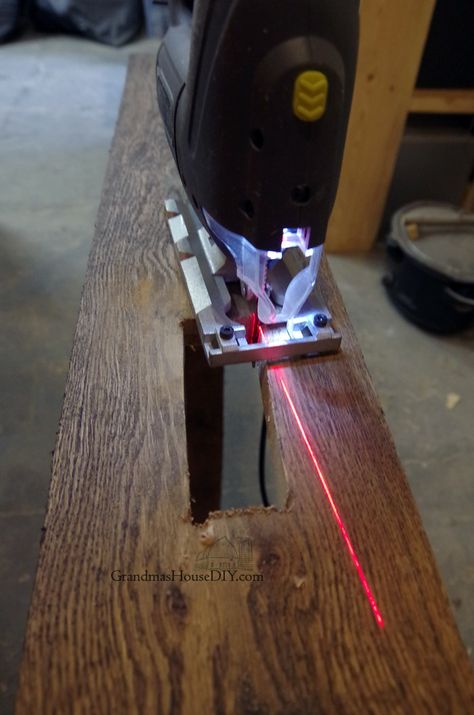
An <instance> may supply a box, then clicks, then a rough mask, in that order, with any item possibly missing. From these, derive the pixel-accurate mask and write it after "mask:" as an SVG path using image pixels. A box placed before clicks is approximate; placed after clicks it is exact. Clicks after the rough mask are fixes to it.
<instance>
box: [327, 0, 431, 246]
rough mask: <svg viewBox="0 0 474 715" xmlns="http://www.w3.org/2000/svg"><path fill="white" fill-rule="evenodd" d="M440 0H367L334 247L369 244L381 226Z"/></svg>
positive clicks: (333, 220) (331, 239)
mask: <svg viewBox="0 0 474 715" xmlns="http://www.w3.org/2000/svg"><path fill="white" fill-rule="evenodd" d="M434 5H435V0H396V2H394V1H393V0H361V4H360V46H359V59H358V65H357V77H356V84H355V89H354V100H353V104H352V111H351V116H350V120H349V129H348V135H347V142H346V150H345V154H344V161H343V165H342V173H341V181H340V184H339V191H338V194H337V198H336V204H335V207H334V211H333V215H332V218H331V221H330V224H329V231H328V238H327V248H328V250H329V251H331V252H334V253H336V252H349V251H366V250H368V249H369V248H370V247H371V246H372V244H373V243H374V241H375V239H376V237H377V232H378V230H379V224H380V220H381V218H382V214H383V210H384V206H385V201H386V197H387V193H388V189H389V187H390V182H391V179H392V174H393V169H394V166H395V161H396V158H397V156H398V150H399V146H400V140H401V138H402V134H403V129H404V127H405V122H406V118H407V115H408V112H409V110H410V106H411V102H412V96H413V89H414V86H415V82H416V77H417V74H418V69H419V65H420V60H421V56H422V53H423V49H424V46H425V42H426V37H427V34H428V30H429V27H430V21H431V16H432V13H433V9H434Z"/></svg>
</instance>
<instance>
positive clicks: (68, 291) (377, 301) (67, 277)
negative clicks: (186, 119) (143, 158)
mask: <svg viewBox="0 0 474 715" xmlns="http://www.w3.org/2000/svg"><path fill="white" fill-rule="evenodd" d="M154 44H155V43H150V42H149V41H148V42H141V43H135V44H134V45H131V46H129V47H128V48H125V49H122V50H116V49H110V48H105V47H101V46H99V45H95V44H92V43H89V42H86V41H81V40H76V39H72V38H33V39H29V40H26V41H22V42H18V43H15V44H12V45H8V46H6V47H3V48H1V49H0V96H1V98H2V101H1V104H0V146H1V156H2V171H1V174H0V321H1V326H2V332H1V338H0V475H1V478H0V520H1V521H0V528H1V533H2V539H1V542H0V579H1V583H2V589H1V590H0V673H1V679H0V698H1V700H0V712H2V713H9V712H11V711H12V708H13V697H14V690H15V685H16V674H17V670H18V664H19V660H20V656H21V648H22V639H23V635H24V629H25V622H26V616H27V609H28V604H29V600H30V596H31V589H32V584H33V579H34V573H35V566H36V560H37V555H38V545H39V536H40V528H41V525H42V520H43V514H44V507H45V504H46V499H47V492H48V485H49V479H50V453H51V450H52V449H53V448H54V442H55V432H56V428H57V423H58V419H59V414H60V409H61V401H62V396H63V389H64V383H65V379H66V373H67V368H68V358H69V353H70V349H71V345H72V339H73V333H74V328H75V322H76V318H77V310H78V305H79V298H80V292H81V286H82V282H83V277H84V272H85V266H86V260H87V255H88V251H89V246H90V241H91V237H92V234H93V227H94V220H95V215H96V211H97V208H98V203H99V197H100V191H101V185H102V180H103V176H104V172H105V167H106V162H107V154H108V148H109V145H110V140H111V137H112V132H113V128H114V123H115V119H116V115H117V109H118V105H119V101H120V96H121V91H122V87H123V82H124V77H125V65H126V60H127V55H128V53H129V52H130V51H137V50H138V51H145V50H151V49H152V48H153V47H154ZM331 264H332V267H333V269H334V272H335V274H336V277H337V280H338V283H339V285H340V287H341V289H342V292H343V294H344V297H345V300H346V304H347V306H348V309H349V312H350V314H351V317H352V319H353V321H354V324H355V327H356V329H357V331H358V334H359V337H360V341H361V344H362V348H363V350H364V354H365V357H366V360H367V363H368V366H369V369H370V371H371V373H372V376H373V378H374V381H375V384H376V387H377V389H378V392H379V394H380V397H381V400H382V404H383V407H384V409H385V411H386V414H387V418H388V421H389V423H390V426H391V428H392V430H393V434H394V437H395V442H396V444H397V447H398V450H399V454H400V456H401V459H402V461H403V464H404V466H405V468H406V472H407V475H408V479H409V481H410V484H411V487H412V489H413V492H414V495H415V498H416V500H417V503H418V506H419V508H420V511H421V514H422V517H423V520H424V524H425V527H426V530H427V532H428V535H429V538H430V540H431V544H432V546H433V549H434V552H435V554H436V558H437V561H438V564H439V567H440V569H441V572H442V574H443V577H444V580H445V583H446V586H447V589H448V592H449V595H450V598H451V602H452V605H453V610H454V613H455V617H456V619H457V622H458V624H459V628H460V631H461V634H462V636H463V638H464V641H465V643H466V645H467V646H468V648H470V647H471V646H472V644H473V643H474V611H473V609H472V598H473V594H474V563H473V543H474V538H473V536H474V528H473V527H474V493H473V492H474V486H473V485H474V480H473V476H474V474H473V464H474V429H473V416H474V414H473V411H474V408H473V405H474V381H473V365H474V360H473V358H474V347H473V346H474V342H473V335H472V334H471V335H470V336H469V335H467V336H463V337H462V338H450V339H441V338H435V337H431V336H429V335H425V334H424V333H422V332H420V331H419V330H417V329H416V328H414V327H412V326H411V325H409V324H408V323H406V322H405V321H404V320H403V319H402V318H400V317H399V316H398V314H397V313H396V312H395V311H394V310H393V308H392V307H391V306H390V305H389V304H388V302H387V300H386V297H385V294H384V292H383V289H382V287H381V285H380V278H381V276H382V273H383V259H382V256H381V253H380V252H378V251H376V252H374V253H373V254H372V255H370V256H365V257H360V258H353V257H352V258H351V257H333V258H332V259H331ZM242 377H245V380H242ZM247 377H248V373H247V372H245V369H244V371H243V372H242V371H241V370H240V368H235V369H231V370H229V371H227V375H226V390H227V393H228V398H229V399H228V403H229V404H232V405H233V412H229V413H228V414H227V415H226V429H227V433H228V435H230V434H232V433H233V434H236V433H238V434H239V435H240V439H239V444H238V450H239V451H238V452H237V453H236V452H235V450H236V449H237V447H236V446H235V445H236V441H235V440H232V439H227V440H226V445H225V449H226V454H227V455H228V456H229V459H227V460H226V461H227V462H228V463H230V464H234V465H236V466H235V468H234V469H233V470H229V472H228V473H226V475H225V484H224V496H223V498H224V506H238V505H241V504H245V503H259V501H260V497H259V494H258V490H257V488H256V477H255V464H256V456H257V441H258V430H259V425H260V403H259V398H258V389H257V385H256V384H252V380H254V379H255V374H253V375H252V374H250V379H249V380H248V379H247ZM242 384H247V392H246V393H245V395H243V391H242ZM243 443H245V444H247V445H248V449H246V450H245V455H246V456H247V459H246V460H244V459H243V458H242V455H243V453H244V452H243V450H242V444H243ZM233 455H234V457H235V458H233ZM237 485H240V486H237ZM271 489H272V488H271ZM271 489H270V490H271Z"/></svg>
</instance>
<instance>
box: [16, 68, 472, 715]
mask: <svg viewBox="0 0 474 715" xmlns="http://www.w3.org/2000/svg"><path fill="white" fill-rule="evenodd" d="M170 167H171V159H170V155H169V152H168V149H167V147H166V141H165V136H164V132H163V128H162V125H161V123H160V121H159V119H158V116H157V111H156V107H155V100H154V91H153V58H149V57H139V58H136V59H133V60H132V62H131V65H130V70H129V75H128V80H127V85H126V90H125V95H124V99H123V104H122V108H121V112H120V118H119V122H118V126H117V130H116V135H115V139H114V144H113V149H112V153H111V157H110V164H109V168H108V172H107V178H106V181H105V186H104V193H103V198H102V203H101V208H100V211H99V217H98V222H97V229H96V236H95V240H94V243H93V247H92V251H91V255H90V261H89V266H88V271H87V276H86V281H85V286H84V292H83V296H82V301H81V307H80V314H79V320H78V325H77V331H76V336H75V341H74V348H73V351H72V356H71V365H70V372H69V377H68V382H67V386H66V394H65V399H64V407H63V413H62V417H61V423H60V429H59V435H58V443H57V448H56V452H55V456H54V463H53V474H52V481H51V491H50V495H49V502H48V509H47V515H46V521H45V527H44V528H45V531H44V540H43V544H42V547H41V554H40V561H39V566H38V572H37V577H36V583H35V588H34V595H33V601H32V604H31V609H30V615H29V622H28V630H27V636H26V643H25V651H24V658H23V665H22V670H21V679H20V689H19V694H18V701H17V713H18V715H23V714H25V715H26V714H27V713H28V714H30V713H35V714H36V713H38V714H41V713H47V714H48V715H49V714H50V713H60V714H61V715H64V714H69V713H74V715H76V714H78V713H80V714H82V713H84V714H87V715H89V714H91V713H94V714H95V713H98V714H102V713H104V714H108V713H119V714H121V713H124V714H125V713H159V714H160V715H161V714H162V713H163V714H165V713H166V714H170V713H172V714H174V715H177V714H182V715H188V714H189V715H194V713H196V714H198V715H201V713H203V714H204V713H206V714H207V713H216V714H217V715H224V714H225V715H234V714H235V715H249V714H250V713H253V714H255V713H257V714H261V715H264V714H265V715H283V714H284V715H317V714H318V713H344V714H349V715H351V714H354V715H360V714H361V713H364V714H372V713H373V714H376V713H377V714H378V713H387V714H390V715H394V714H395V715H398V714H400V715H402V714H403V715H406V713H430V714H431V713H443V714H444V713H445V714H446V715H448V714H449V715H452V714H457V713H459V715H461V714H462V715H465V714H466V713H468V712H473V706H474V705H473V687H472V677H471V673H470V669H469V664H468V659H467V655H466V653H465V651H464V649H463V646H462V644H461V642H460V639H459V635H458V633H457V630H456V627H455V625H454V622H453V618H452V615H451V612H450V610H449V606H448V601H447V598H446V595H445V592H444V590H443V586H442V584H441V582H440V578H439V575H438V573H437V570H436V566H435V563H434V560H433V556H432V553H431V551H430V548H429V545H428V542H427V539H426V536H425V534H424V532H423V528H422V525H421V523H420V518H419V516H418V513H417V510H416V508H415V505H414V502H413V498H412V496H411V494H410V491H409V488H408V486H407V483H406V479H405V476H404V474H403V472H402V469H401V467H400V464H399V461H398V458H397V456H396V453H395V449H394V446H393V443H392V440H391V437H390V433H389V430H388V428H387V425H386V423H385V420H384V417H383V414H382V410H381V408H380V405H379V402H378V400H377V397H376V395H375V392H374V390H373V388H372V385H371V382H370V379H369V376H368V374H367V370H366V368H365V365H364V362H363V358H362V355H361V352H360V350H359V348H358V346H357V342H356V339H355V337H354V334H353V331H352V329H351V326H350V324H349V321H348V319H347V315H346V313H345V311H344V307H343V305H342V302H341V298H340V295H339V293H338V292H337V289H336V288H335V286H334V283H333V280H332V278H331V275H330V273H329V270H328V268H327V266H326V265H325V267H324V273H323V279H322V280H323V290H324V291H325V292H326V293H327V295H328V298H329V299H330V304H331V309H332V311H333V314H334V316H335V320H336V322H337V325H338V327H339V328H340V330H341V331H342V333H343V336H344V337H343V341H344V343H343V345H344V349H343V352H342V353H341V354H340V355H338V356H337V357H331V358H324V359H321V360H318V359H311V360H309V359H307V360H303V361H299V362H293V363H291V364H288V365H285V366H282V367H276V368H275V367H273V368H268V369H264V370H263V372H262V374H261V377H262V388H263V394H264V403H265V406H266V412H267V417H268V420H269V427H270V430H269V431H270V437H271V439H272V447H273V449H274V450H275V451H276V453H277V454H278V455H279V456H280V459H281V461H282V466H283V469H284V471H285V473H286V478H287V481H288V485H289V495H288V503H287V508H286V509H284V510H282V511H280V512H278V511H276V510H275V509H267V510H264V509H261V508H255V509H248V510H244V511H242V510H240V511H239V510H236V511H234V512H232V513H223V514H221V513H216V514H214V515H213V516H212V517H211V518H210V520H209V522H208V523H207V524H206V526H205V527H202V526H198V525H193V523H192V522H191V520H190V519H189V487H188V475H187V460H186V442H185V435H186V432H185V414H184V387H183V386H184V376H183V374H184V370H183V359H184V358H183V350H184V349H183V335H182V329H181V322H182V320H183V319H184V318H185V317H187V316H188V310H189V308H188V304H187V300H186V297H185V291H184V287H183V285H182V282H181V279H180V276H179V272H178V267H177V263H176V260H175V257H174V255H173V250H172V247H171V242H170V240H169V239H168V235H167V231H166V228H165V224H164V214H163V198H164V195H165V192H166V185H167V182H168V180H171V177H170ZM282 374H284V376H285V380H286V382H287V384H288V386H289V388H290V390H291V393H292V395H293V396H294V400H295V403H296V405H297V407H298V410H299V411H300V413H301V419H302V420H303V422H304V424H305V426H306V429H307V431H308V435H309V439H310V440H311V442H312V443H313V444H314V447H315V449H316V450H317V453H318V457H319V459H320V461H321V465H322V468H323V469H324V471H325V473H326V475H327V479H328V480H329V482H330V484H331V489H332V491H333V494H334V497H335V499H336V501H337V502H338V506H339V508H340V511H341V514H342V515H343V518H344V520H345V522H346V524H347V528H348V530H349V532H350V536H351V538H352V540H353V542H354V545H355V548H356V550H357V552H358V555H359V558H360V561H361V564H362V566H363V568H364V570H365V572H366V575H367V578H368V580H369V583H370V584H371V586H372V588H373V590H374V593H375V595H376V598H377V599H378V602H379V605H380V608H381V610H382V613H383V616H384V618H385V621H386V626H385V629H384V630H380V629H379V628H378V627H377V624H376V623H375V621H374V618H373V616H372V612H371V610H370V607H369V605H368V602H367V600H366V598H365V596H364V594H363V592H362V589H361V586H360V582H359V580H358V578H357V574H356V573H355V569H354V567H353V565H352V562H351V560H350V558H349V557H348V554H347V551H346V550H345V548H344V545H343V543H342V539H341V536H340V533H339V531H338V528H337V526H336V524H335V522H334V519H333V518H332V516H331V513H330V511H329V509H328V504H327V501H326V499H325V497H324V494H323V493H322V490H321V489H320V487H319V485H318V483H317V482H316V480H315V477H314V471H313V468H312V465H311V463H310V461H309V459H308V455H307V452H306V451H305V448H304V445H303V443H302V440H301V438H300V436H299V434H298V430H297V428H296V426H295V421H294V418H293V416H292V414H291V412H290V411H289V409H288V406H287V404H285V401H284V400H283V398H282V393H281V385H280V377H281V375H282ZM223 536H227V537H228V538H229V540H230V541H231V542H232V543H234V544H236V543H238V540H239V539H250V540H251V544H252V546H253V558H254V561H255V565H254V571H255V573H257V574H262V575H263V578H264V580H263V581H260V580H259V581H251V582H248V581H245V582H229V581H226V582H222V581H220V582H214V583H210V582H194V581H191V582H180V581H179V580H176V581H174V582H148V581H138V582H136V581H133V582H120V581H119V582H117V581H114V580H112V578H111V572H112V571H114V570H118V569H119V570H120V571H121V572H122V573H125V574H126V573H132V574H134V573H135V574H141V573H144V571H145V569H148V572H167V571H170V570H172V569H175V570H177V571H179V570H180V569H183V570H185V571H186V570H189V571H193V569H194V568H195V560H196V555H200V554H202V553H203V550H205V549H206V548H208V547H209V545H210V544H213V542H215V541H216V539H219V538H221V537H223Z"/></svg>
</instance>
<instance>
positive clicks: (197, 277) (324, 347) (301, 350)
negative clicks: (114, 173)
mask: <svg viewBox="0 0 474 715" xmlns="http://www.w3.org/2000/svg"><path fill="white" fill-rule="evenodd" d="M165 209H166V217H167V221H168V226H169V230H170V234H171V238H172V241H173V243H174V246H175V248H176V252H177V255H178V259H179V263H180V266H181V270H182V273H183V276H184V280H185V283H186V288H187V291H188V294H189V298H190V300H191V303H192V306H193V310H194V314H195V316H196V323H197V327H198V330H199V335H200V338H201V342H202V345H203V348H204V352H205V355H206V358H207V361H208V362H209V365H211V366H213V367H214V366H215V367H217V366H222V365H229V364H236V363H244V362H258V361H267V362H275V361H279V360H283V359H285V358H290V357H297V356H303V355H320V354H327V353H334V352H337V351H338V350H339V348H340V345H341V335H340V334H339V333H338V332H336V331H335V330H334V329H333V327H332V324H331V315H330V313H329V311H328V309H327V307H326V305H325V304H324V302H323V300H322V297H321V294H320V292H319V290H318V288H317V286H316V288H315V289H314V290H313V292H312V293H311V295H310V297H309V298H308V300H307V301H306V304H305V305H304V306H303V309H302V311H301V312H300V314H299V315H297V316H296V317H295V318H293V319H292V320H289V321H288V322H287V323H276V324H274V325H263V324H260V326H259V327H258V332H257V335H256V336H255V337H254V341H252V342H249V340H248V330H247V328H246V326H245V324H242V322H239V321H240V320H241V319H242V317H243V318H245V316H241V315H239V306H240V307H241V308H242V307H243V306H247V302H246V301H245V299H243V298H242V297H240V301H239V300H238V296H237V299H236V296H235V295H234V296H233V295H232V293H231V292H230V291H229V288H228V284H227V283H226V276H227V275H228V273H229V270H228V268H229V267H228V263H229V259H227V258H226V256H225V255H224V254H223V253H222V251H221V250H220V248H219V247H218V246H217V244H216V243H215V242H214V241H213V239H212V238H211V237H210V235H209V233H208V232H207V231H206V229H205V228H204V227H203V226H202V224H201V223H200V221H199V219H198V217H197V215H196V213H195V212H194V210H193V209H192V207H191V206H189V204H188V202H187V201H184V200H183V199H172V198H170V199H167V200H166V202H165ZM316 316H318V319H317V320H316V323H320V324H321V327H318V326H317V325H316V324H315V318H316ZM243 322H245V321H243ZM223 327H224V330H222V328H223Z"/></svg>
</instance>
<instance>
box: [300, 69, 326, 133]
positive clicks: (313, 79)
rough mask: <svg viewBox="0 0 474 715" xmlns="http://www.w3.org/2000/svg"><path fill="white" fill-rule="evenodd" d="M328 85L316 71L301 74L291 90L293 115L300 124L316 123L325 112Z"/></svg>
mask: <svg viewBox="0 0 474 715" xmlns="http://www.w3.org/2000/svg"><path fill="white" fill-rule="evenodd" d="M328 88H329V83H328V79H327V77H326V75H325V74H324V73H323V72H319V71H318V70H306V71H305V72H301V73H300V74H299V75H298V77H297V78H296V80H295V84H294V89H293V114H294V115H295V117H298V119H301V121H302V122H316V121H317V120H318V119H321V117H322V116H323V114H324V112H325V111H326V104H327V98H328Z"/></svg>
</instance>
